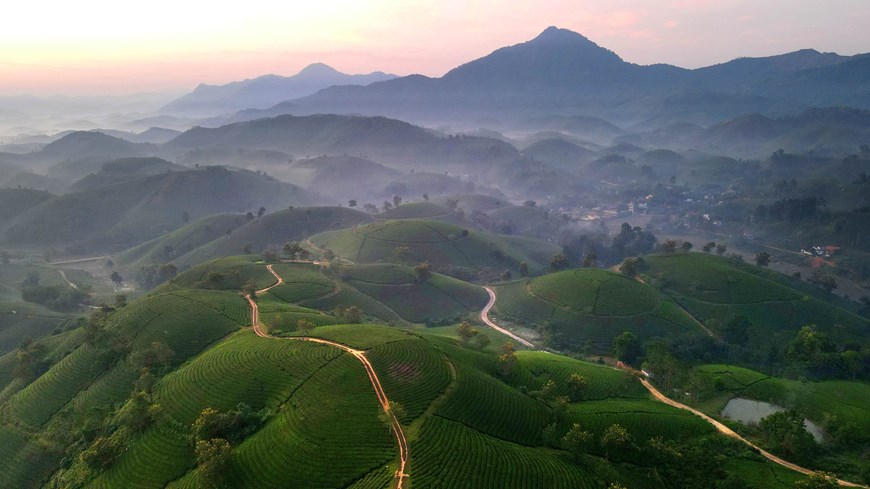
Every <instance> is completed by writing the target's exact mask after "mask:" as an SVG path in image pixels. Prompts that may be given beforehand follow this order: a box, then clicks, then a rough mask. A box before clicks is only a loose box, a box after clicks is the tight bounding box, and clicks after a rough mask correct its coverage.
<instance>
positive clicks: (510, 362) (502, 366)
mask: <svg viewBox="0 0 870 489" xmlns="http://www.w3.org/2000/svg"><path fill="white" fill-rule="evenodd" d="M516 364H517V355H516V351H515V349H514V342H513V341H508V342H507V343H505V344H503V345H502V346H501V355H499V357H498V367H499V373H501V375H502V377H510V376H511V375H512V374H513V372H514V367H516Z"/></svg>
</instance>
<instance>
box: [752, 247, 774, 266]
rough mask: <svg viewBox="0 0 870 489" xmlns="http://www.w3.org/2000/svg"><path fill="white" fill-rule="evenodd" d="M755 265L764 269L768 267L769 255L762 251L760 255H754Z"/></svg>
mask: <svg viewBox="0 0 870 489" xmlns="http://www.w3.org/2000/svg"><path fill="white" fill-rule="evenodd" d="M755 264H756V265H758V266H759V267H766V266H768V265H770V253H768V252H766V251H762V252H761V253H756V254H755Z"/></svg>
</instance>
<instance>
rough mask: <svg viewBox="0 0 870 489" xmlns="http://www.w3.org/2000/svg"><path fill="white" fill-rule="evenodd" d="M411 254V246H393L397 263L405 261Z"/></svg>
mask: <svg viewBox="0 0 870 489" xmlns="http://www.w3.org/2000/svg"><path fill="white" fill-rule="evenodd" d="M410 255H411V248H409V247H407V246H396V247H395V248H393V256H394V257H395V259H396V261H397V262H399V263H405V260H407V259H408V257H409V256H410Z"/></svg>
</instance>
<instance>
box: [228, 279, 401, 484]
mask: <svg viewBox="0 0 870 489" xmlns="http://www.w3.org/2000/svg"><path fill="white" fill-rule="evenodd" d="M266 268H267V269H268V270H269V272H271V273H272V275H274V276H275V278H276V279H277V281H276V282H275V283H274V284H272V285H270V286H269V287H266V288H265V289H261V290H258V291H257V294H262V293H265V292H268V291H269V290H271V289H273V288H275V287H277V286H279V285H281V284H283V283H284V279H283V278H281V276H280V275H278V273H277V272H275V269H274V268H273V267H272V265H266ZM245 299H246V300H247V301H248V305H250V307H251V324H252V325H253V329H254V333H256V335H257V336H260V337H262V338H271V339H281V340H295V341H308V342H312V343H320V344H322V345H329V346H333V347H335V348H339V349H341V350H343V351H345V352H347V353H350V354H351V355H353V356H354V358H356V359H357V360H359V361H360V363H362V364H363V367H364V368H365V371H366V375H368V378H369V382H371V384H372V387H373V388H374V390H375V395H376V396H377V398H378V402H379V403H380V404H381V409H383V410H384V412H388V411H389V405H390V400H389V399H388V398H387V394H386V393H385V392H384V388H383V387H382V386H381V380H380V379H379V378H378V374H377V373H376V372H375V369H374V367H373V366H372V364H371V362H369V359H368V357H366V352H365V351H363V350H357V349H354V348H351V347H349V346H347V345H344V344H341V343H336V342H335V341H330V340H325V339H323V338H315V337H312V336H290V337H283V338H278V337H276V336H272V335H270V334H269V333H267V332H266V331H265V330H264V329H263V325H262V323H261V322H260V308H259V307H258V306H257V302H256V301H255V300H254V298H253V297H251V296H250V295H246V296H245ZM390 416H391V417H392V420H391V422H390V424H391V427H392V432H393V434H394V435H395V436H396V444H397V445H398V447H399V469H398V470H397V471H396V474H395V477H396V481H397V482H396V484H397V485H396V488H397V489H402V486H403V483H404V480H405V478H406V477H408V474H406V473H405V467H406V465H407V463H408V440H407V438H406V437H405V432H404V430H403V429H402V424H401V423H399V420H398V419H397V418H396V416H395V415H394V414H392V413H391V414H390Z"/></svg>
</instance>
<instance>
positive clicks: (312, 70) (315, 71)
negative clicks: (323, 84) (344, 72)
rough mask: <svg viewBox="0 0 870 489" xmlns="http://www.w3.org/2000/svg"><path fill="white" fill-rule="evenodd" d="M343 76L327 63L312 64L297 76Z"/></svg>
mask: <svg viewBox="0 0 870 489" xmlns="http://www.w3.org/2000/svg"><path fill="white" fill-rule="evenodd" d="M335 74H341V73H340V72H339V71H338V70H336V69H335V68H333V67H332V66H329V65H328V64H326V63H311V64H310V65H308V66H306V67H305V68H303V69H302V71H300V72H299V73H298V74H297V75H296V76H299V75H315V76H323V75H335Z"/></svg>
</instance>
